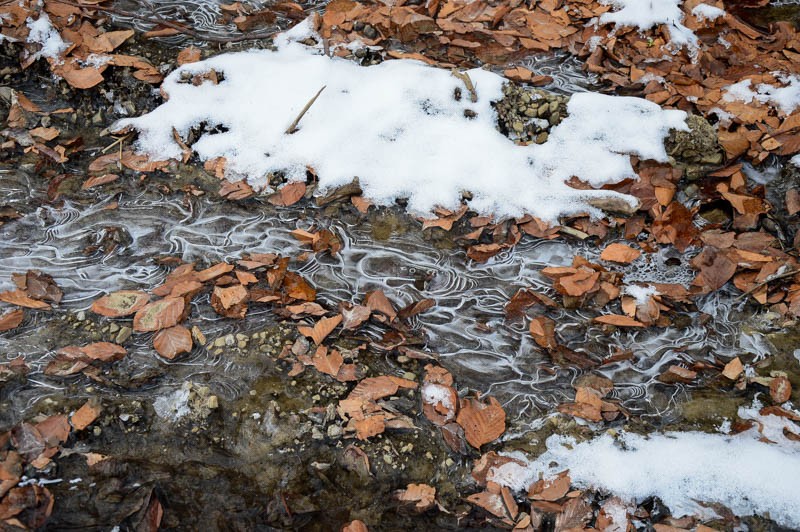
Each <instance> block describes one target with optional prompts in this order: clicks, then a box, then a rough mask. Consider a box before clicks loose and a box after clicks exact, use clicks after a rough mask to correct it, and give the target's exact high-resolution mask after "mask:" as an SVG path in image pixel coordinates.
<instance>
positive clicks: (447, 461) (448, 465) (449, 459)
mask: <svg viewBox="0 0 800 532" xmlns="http://www.w3.org/2000/svg"><path fill="white" fill-rule="evenodd" d="M453 464H455V462H453V459H452V458H448V459H447V460H445V461H444V465H446V466H447V467H451V466H452V465H453Z"/></svg>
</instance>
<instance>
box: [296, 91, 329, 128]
mask: <svg viewBox="0 0 800 532" xmlns="http://www.w3.org/2000/svg"><path fill="white" fill-rule="evenodd" d="M325 87H327V85H323V86H322V88H321V89H320V90H319V91H317V93H316V94H315V95H314V97H313V98H311V99H310V100H308V103H307V104H306V105H305V107H303V109H302V110H301V111H300V114H299V115H297V118H295V119H294V122H292V125H290V126H289V127H288V128H287V129H286V134H287V135H291V134H292V133H294V132H296V131H297V124H299V123H300V120H301V119H302V118H303V115H304V114H306V112H308V110H309V109H310V108H311V106H312V105H314V102H316V101H317V98H319V95H320V94H322V91H324V90H325Z"/></svg>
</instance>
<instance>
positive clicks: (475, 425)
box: [456, 397, 506, 449]
mask: <svg viewBox="0 0 800 532" xmlns="http://www.w3.org/2000/svg"><path fill="white" fill-rule="evenodd" d="M456 423H458V424H459V425H461V427H463V429H464V436H465V438H466V440H467V442H468V443H469V444H470V445H472V446H473V447H475V448H476V449H480V448H481V446H482V445H484V444H487V443H489V442H492V441H494V440H496V439H497V438H499V437H500V435H502V434H503V432H505V430H506V413H505V410H503V407H502V406H500V403H498V402H497V399H495V398H494V397H490V398H489V400H488V402H487V403H484V402H481V401H479V400H478V399H472V398H468V399H463V400H462V401H461V408H460V411H459V413H458V417H456Z"/></svg>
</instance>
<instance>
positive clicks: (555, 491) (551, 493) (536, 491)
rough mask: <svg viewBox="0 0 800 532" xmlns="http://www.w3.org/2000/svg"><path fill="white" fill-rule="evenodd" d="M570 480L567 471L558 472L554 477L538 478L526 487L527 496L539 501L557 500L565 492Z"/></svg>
mask: <svg viewBox="0 0 800 532" xmlns="http://www.w3.org/2000/svg"><path fill="white" fill-rule="evenodd" d="M571 484H572V480H571V479H570V478H569V472H568V471H562V472H561V473H558V474H557V475H556V476H555V478H551V479H547V480H544V479H540V480H537V481H536V482H534V483H533V484H531V486H530V487H529V488H528V498H530V499H534V500H539V501H557V500H558V499H560V498H562V497H563V496H564V495H566V494H567V492H568V491H569V487H570V485H571Z"/></svg>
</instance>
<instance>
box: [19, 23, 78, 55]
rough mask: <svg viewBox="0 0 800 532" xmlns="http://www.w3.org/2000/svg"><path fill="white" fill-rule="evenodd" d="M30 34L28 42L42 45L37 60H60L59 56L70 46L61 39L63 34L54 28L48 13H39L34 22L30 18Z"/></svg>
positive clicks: (37, 53)
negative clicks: (43, 58) (42, 58)
mask: <svg viewBox="0 0 800 532" xmlns="http://www.w3.org/2000/svg"><path fill="white" fill-rule="evenodd" d="M26 22H27V25H28V28H29V29H30V32H29V33H28V42H30V43H36V44H40V45H42V49H41V50H39V51H38V52H36V54H35V58H36V59H39V58H40V57H45V58H48V59H53V60H59V56H60V55H61V54H62V52H64V51H65V50H66V49H67V48H69V45H68V44H67V43H65V42H64V39H62V38H61V34H59V33H58V30H57V29H55V27H53V24H52V23H51V22H50V17H48V16H47V13H45V12H44V11H42V12H41V13H39V18H38V19H36V20H33V19H31V18H29V19H28V20H27V21H26Z"/></svg>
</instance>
